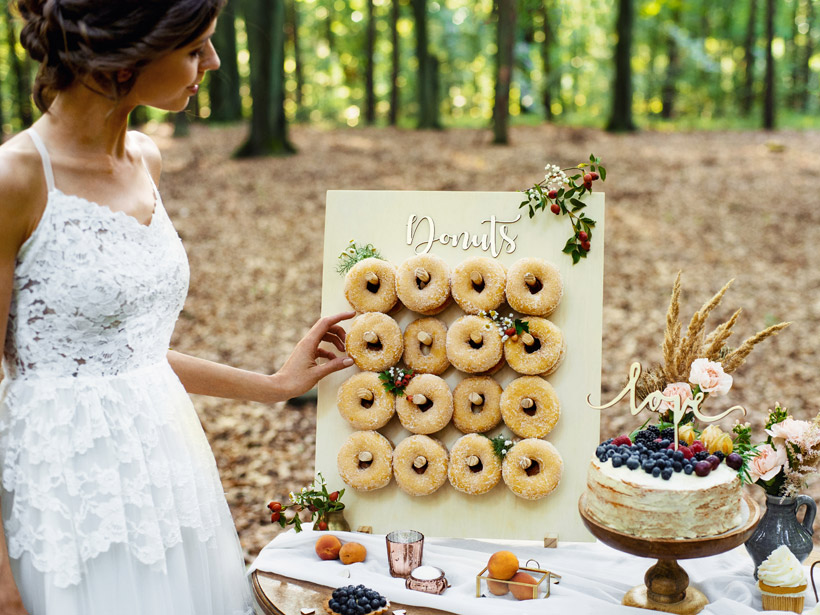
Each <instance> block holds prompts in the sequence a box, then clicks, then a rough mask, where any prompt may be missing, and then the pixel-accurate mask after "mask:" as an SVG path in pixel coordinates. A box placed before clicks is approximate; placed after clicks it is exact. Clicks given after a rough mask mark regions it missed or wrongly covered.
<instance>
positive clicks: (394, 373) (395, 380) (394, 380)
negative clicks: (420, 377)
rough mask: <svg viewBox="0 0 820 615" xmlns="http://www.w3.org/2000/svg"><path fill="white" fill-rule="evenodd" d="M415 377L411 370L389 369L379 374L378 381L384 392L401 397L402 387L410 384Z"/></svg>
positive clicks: (402, 394)
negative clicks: (380, 382)
mask: <svg viewBox="0 0 820 615" xmlns="http://www.w3.org/2000/svg"><path fill="white" fill-rule="evenodd" d="M415 375H416V372H414V371H413V370H412V369H405V368H404V367H389V368H388V369H386V370H384V371H383V372H381V373H380V374H379V380H381V381H382V386H383V387H384V390H385V391H387V392H388V393H394V394H396V395H398V396H400V397H403V396H404V387H406V386H407V385H408V384H410V381H411V380H412V379H413V376H415Z"/></svg>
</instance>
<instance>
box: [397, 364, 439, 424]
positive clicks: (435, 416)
mask: <svg viewBox="0 0 820 615" xmlns="http://www.w3.org/2000/svg"><path fill="white" fill-rule="evenodd" d="M404 393H405V396H404V397H398V398H397V399H396V413H397V414H398V415H399V420H400V421H401V424H402V426H403V427H404V428H405V429H406V430H407V431H410V432H412V433H417V434H431V433H435V432H437V431H441V430H442V429H444V428H445V427H446V426H447V424H448V423H449V422H450V419H451V418H452V417H453V394H452V392H450V387H449V386H447V383H446V382H445V381H444V380H443V379H442V378H440V377H438V376H434V375H432V374H419V375H418V376H415V377H414V378H413V379H412V380H411V381H410V384H408V385H407V387H405V389H404Z"/></svg>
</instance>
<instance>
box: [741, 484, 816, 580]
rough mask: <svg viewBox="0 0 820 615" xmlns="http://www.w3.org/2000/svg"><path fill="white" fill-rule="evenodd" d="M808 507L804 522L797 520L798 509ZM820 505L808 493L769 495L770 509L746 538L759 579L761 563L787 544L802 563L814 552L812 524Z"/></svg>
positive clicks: (768, 504)
mask: <svg viewBox="0 0 820 615" xmlns="http://www.w3.org/2000/svg"><path fill="white" fill-rule="evenodd" d="M801 506H805V507H806V514H805V515H804V516H803V521H802V522H800V521H798V520H797V510H798V509H799V508H800V507H801ZM816 513H817V505H816V504H815V502H814V500H813V499H812V498H810V497H809V496H807V495H798V496H797V497H780V496H777V495H768V494H766V512H765V514H764V515H763V518H762V519H761V520H760V523H758V525H757V529H755V531H754V534H752V536H751V538H749V540H747V541H746V550H747V551H748V552H749V555H751V556H752V559H753V560H754V563H755V579H756V578H757V569H758V567H759V566H760V564H761V563H762V562H763V560H765V559H766V558H767V557H769V554H770V553H771V552H772V551H774V550H775V549H776V548H777V547H779V546H780V545H786V546H787V547H789V550H790V551H791V552H792V553H794V555H795V557H796V558H797V559H799V560H800V561H801V562H802V561H803V560H805V559H806V558H807V557H808V556H809V553H811V550H812V548H813V547H814V545H813V544H812V537H811V536H812V534H813V530H812V524H813V523H814V517H815V514H816Z"/></svg>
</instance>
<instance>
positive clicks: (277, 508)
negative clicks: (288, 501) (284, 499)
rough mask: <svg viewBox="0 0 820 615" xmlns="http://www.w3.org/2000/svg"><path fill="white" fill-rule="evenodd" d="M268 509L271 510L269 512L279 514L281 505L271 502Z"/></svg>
mask: <svg viewBox="0 0 820 615" xmlns="http://www.w3.org/2000/svg"><path fill="white" fill-rule="evenodd" d="M268 508H270V509H271V512H279V511H280V510H282V505H281V504H280V503H279V502H271V503H270V504H268Z"/></svg>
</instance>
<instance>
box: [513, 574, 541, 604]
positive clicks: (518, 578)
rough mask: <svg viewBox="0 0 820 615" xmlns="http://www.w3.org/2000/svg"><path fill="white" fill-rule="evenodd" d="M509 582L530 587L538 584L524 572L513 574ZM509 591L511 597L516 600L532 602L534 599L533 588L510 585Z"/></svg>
mask: <svg viewBox="0 0 820 615" xmlns="http://www.w3.org/2000/svg"><path fill="white" fill-rule="evenodd" d="M510 581H512V582H513V583H528V584H530V585H537V584H538V581H536V580H535V578H533V577H532V575H529V574H527V573H526V572H517V573H515V574H514V575H513V578H512V579H510ZM510 590H511V591H512V595H513V596H515V598H516V599H517V600H532V599H533V598H534V597H535V596H534V594H535V588H529V587H524V586H523V585H513V584H512V583H511V584H510Z"/></svg>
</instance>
